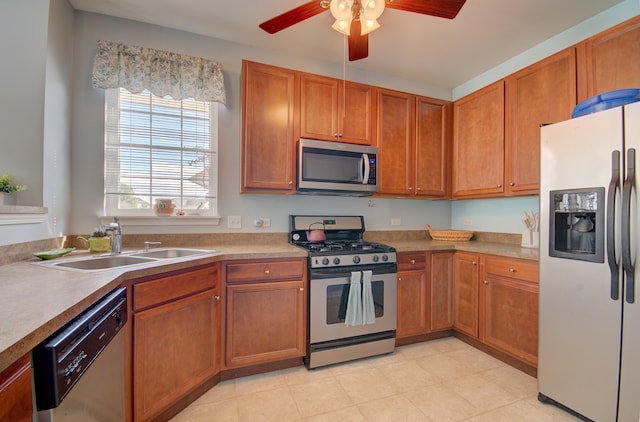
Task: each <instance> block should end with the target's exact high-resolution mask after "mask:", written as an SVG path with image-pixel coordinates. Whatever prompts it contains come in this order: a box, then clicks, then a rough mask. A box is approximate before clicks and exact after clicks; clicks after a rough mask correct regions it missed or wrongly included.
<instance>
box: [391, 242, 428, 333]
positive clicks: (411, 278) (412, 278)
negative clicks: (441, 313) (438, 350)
mask: <svg viewBox="0 0 640 422" xmlns="http://www.w3.org/2000/svg"><path fill="white" fill-rule="evenodd" d="M397 256H398V319H397V328H396V337H397V338H403V337H409V336H415V335H420V334H426V333H427V332H429V308H430V306H429V305H430V300H429V279H428V273H427V270H426V257H427V254H426V253H424V252H421V253H413V252H411V253H399V254H398V255H397Z"/></svg>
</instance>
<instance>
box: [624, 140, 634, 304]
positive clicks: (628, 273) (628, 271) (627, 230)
mask: <svg viewBox="0 0 640 422" xmlns="http://www.w3.org/2000/svg"><path fill="white" fill-rule="evenodd" d="M635 184H636V150H635V148H629V149H628V150H627V178H626V179H625V181H624V185H623V187H622V267H623V268H624V273H625V278H626V280H627V282H626V283H627V284H626V286H625V292H626V293H625V296H626V297H625V298H626V301H627V303H633V302H634V300H635V280H634V272H635V269H634V265H633V260H632V259H631V194H632V190H633V188H634V186H635Z"/></svg>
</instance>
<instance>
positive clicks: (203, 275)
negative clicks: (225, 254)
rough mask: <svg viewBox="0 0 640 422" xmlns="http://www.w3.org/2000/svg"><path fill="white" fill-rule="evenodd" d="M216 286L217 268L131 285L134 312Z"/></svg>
mask: <svg viewBox="0 0 640 422" xmlns="http://www.w3.org/2000/svg"><path fill="white" fill-rule="evenodd" d="M217 284H218V268H217V267H210V268H203V269H200V270H196V271H190V272H187V273H182V274H176V275H172V276H168V277H163V278H158V279H156V280H151V281H144V282H141V283H138V284H134V285H133V302H134V311H137V310H139V309H143V308H148V307H149V306H153V305H157V304H160V303H163V302H167V301H169V300H174V299H177V298H180V297H184V296H187V295H190V294H193V293H197V292H200V291H203V290H207V289H212V288H215V287H216V286H217Z"/></svg>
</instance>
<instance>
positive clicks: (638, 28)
mask: <svg viewBox="0 0 640 422" xmlns="http://www.w3.org/2000/svg"><path fill="white" fill-rule="evenodd" d="M639 57H640V16H636V17H634V18H632V19H629V20H628V21H625V22H623V23H621V24H620V25H617V26H614V27H612V28H610V29H608V30H606V31H603V32H601V33H599V34H598V35H595V36H593V37H591V38H588V39H587V40H585V41H583V42H582V43H580V44H578V84H579V85H578V87H579V88H578V101H583V100H585V99H587V98H589V97H592V96H594V95H597V94H602V93H603V92H607V91H612V90H615V89H624V88H638V87H640V60H639V59H638V58H639Z"/></svg>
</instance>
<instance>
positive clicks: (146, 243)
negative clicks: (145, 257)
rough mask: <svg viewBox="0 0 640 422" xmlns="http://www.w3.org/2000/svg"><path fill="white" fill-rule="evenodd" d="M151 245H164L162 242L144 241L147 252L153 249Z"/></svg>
mask: <svg viewBox="0 0 640 422" xmlns="http://www.w3.org/2000/svg"><path fill="white" fill-rule="evenodd" d="M151 245H162V242H149V241H146V242H144V251H145V252H149V250H150V249H151Z"/></svg>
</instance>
